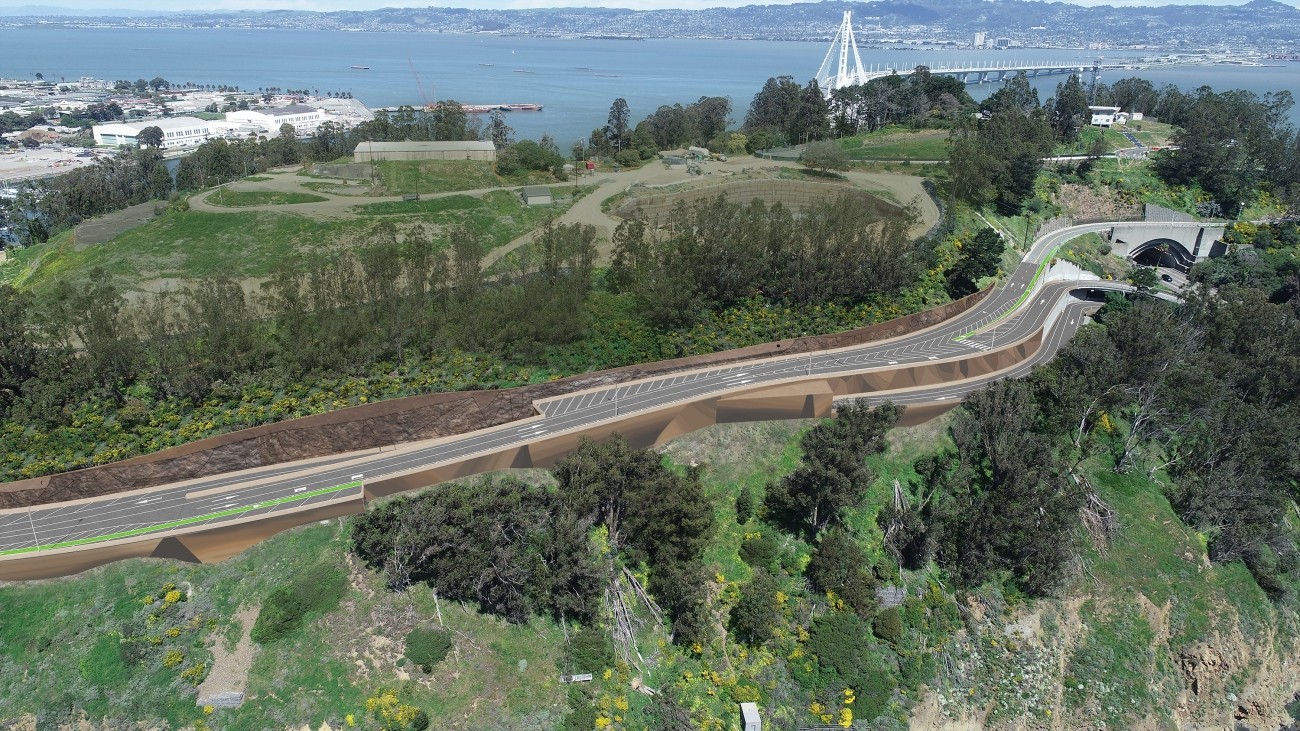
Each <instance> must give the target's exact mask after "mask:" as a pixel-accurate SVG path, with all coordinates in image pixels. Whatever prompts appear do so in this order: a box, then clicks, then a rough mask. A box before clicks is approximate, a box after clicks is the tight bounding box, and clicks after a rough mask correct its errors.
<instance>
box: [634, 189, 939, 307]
mask: <svg viewBox="0 0 1300 731" xmlns="http://www.w3.org/2000/svg"><path fill="white" fill-rule="evenodd" d="M888 208H890V209H892V207H888ZM668 220H669V221H670V223H669V224H668V225H658V224H659V222H647V221H643V220H637V219H632V220H627V221H624V222H623V223H622V224H620V225H619V227H618V229H617V230H616V231H615V233H614V252H613V260H612V262H611V264H610V270H609V281H610V284H611V286H612V287H613V288H614V289H615V291H619V292H629V293H631V294H633V295H634V296H635V297H636V298H637V300H638V301H639V302H640V305H641V309H642V311H643V312H645V313H646V315H647V317H648V318H649V319H650V320H651V321H652V322H655V323H658V324H660V325H661V326H666V327H672V326H679V325H682V324H688V323H690V322H691V321H693V320H694V319H695V318H697V317H698V316H699V315H700V314H701V313H703V312H705V311H708V310H712V309H718V308H721V307H725V306H727V305H729V304H733V303H736V302H739V301H741V300H744V299H746V298H751V297H761V298H763V299H766V300H767V301H769V302H786V303H788V304H792V305H818V304H826V303H830V302H837V303H856V302H862V301H865V300H867V299H869V298H872V297H877V296H883V295H889V294H892V293H894V292H897V291H898V290H899V289H900V288H902V287H904V286H906V285H908V284H911V283H912V282H914V281H915V280H916V278H917V277H918V276H919V275H920V273H921V272H923V271H924V269H925V267H926V265H927V262H928V261H929V258H930V256H929V255H930V250H929V249H928V248H927V247H926V245H924V244H921V243H918V242H915V241H912V240H911V239H910V238H909V237H908V235H907V232H908V226H909V224H910V223H911V218H910V217H909V216H908V215H899V213H898V212H897V210H896V209H894V210H886V209H885V207H884V206H882V205H881V204H880V202H879V201H875V200H874V199H870V198H868V197H866V196H854V195H843V196H840V197H839V198H836V199H833V200H822V201H818V202H815V203H814V204H813V205H811V206H810V207H809V208H807V209H805V210H804V211H802V212H801V213H800V214H798V215H797V216H796V214H795V213H793V212H792V211H790V210H789V209H787V208H785V207H784V206H781V205H779V204H777V205H774V206H771V207H768V206H765V205H763V204H762V203H761V202H760V201H754V202H752V203H750V204H747V205H742V204H738V203H731V202H729V201H727V200H726V198H724V197H721V196H719V197H717V198H712V199H705V200H701V201H698V202H696V203H695V204H693V205H686V204H685V203H679V204H678V206H677V208H676V209H675V210H674V211H673V212H672V213H671V214H670V215H669V216H668Z"/></svg>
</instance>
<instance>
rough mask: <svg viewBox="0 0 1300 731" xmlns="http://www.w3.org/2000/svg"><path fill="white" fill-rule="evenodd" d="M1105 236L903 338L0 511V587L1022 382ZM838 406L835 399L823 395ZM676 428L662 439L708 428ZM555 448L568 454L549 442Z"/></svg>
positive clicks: (1036, 255) (1072, 305)
mask: <svg viewBox="0 0 1300 731" xmlns="http://www.w3.org/2000/svg"><path fill="white" fill-rule="evenodd" d="M1112 225H1114V224H1109V223H1099V224H1088V225H1083V226H1074V227H1071V228H1067V229H1062V230H1060V231H1056V232H1053V233H1051V234H1048V235H1046V236H1044V237H1042V238H1040V239H1039V240H1038V241H1037V242H1035V244H1034V246H1033V247H1032V248H1031V250H1030V252H1029V253H1028V254H1027V255H1026V256H1025V259H1024V261H1023V262H1022V263H1021V265H1020V266H1019V267H1018V268H1017V270H1016V271H1015V272H1014V273H1013V274H1012V276H1011V277H1010V278H1009V279H1008V281H1007V282H1006V284H1005V285H1004V286H1002V287H1000V288H999V289H998V290H996V291H995V292H994V293H992V294H990V295H989V296H988V297H986V298H985V299H984V300H983V301H982V302H981V303H980V304H979V305H977V306H976V307H974V308H972V309H971V310H968V311H967V312H965V313H963V314H961V315H959V316H957V317H954V318H952V319H950V320H948V321H945V322H943V323H940V324H938V325H935V326H932V327H930V328H927V329H925V330H922V331H920V332H917V333H913V334H911V335H907V336H902V337H898V338H894V339H891V340H885V341H879V342H874V343H869V344H865V345H859V346H852V347H848V348H841V349H837V350H831V351H822V352H817V353H811V354H803V355H797V356H786V357H777V358H771V359H767V360H763V361H758V362H754V361H750V362H744V363H739V364H732V365H728V366H724V367H716V368H705V369H700V370H696V371H690V372H679V373H673V374H669V375H665V376H658V377H653V378H646V379H643V380H640V381H635V382H630V383H623V384H618V385H617V386H609V387H603V388H595V389H590V390H587V391H582V392H578V393H573V394H566V395H564V396H560V397H555V398H551V399H546V400H542V401H538V402H536V404H535V407H536V409H537V412H538V415H537V416H535V417H533V418H531V419H526V420H523V421H518V422H513V423H510V424H506V425H502V426H498V427H493V428H489V429H483V430H480V431H475V432H470V433H467V434H462V435H457V436H454V437H448V438H442V439H438V440H433V441H430V442H422V443H418V444H413V445H402V446H401V447H399V448H395V449H385V450H368V451H365V452H360V453H351V454H346V455H337V456H334V457H329V458H323V459H315V460H308V461H305V462H303V463H296V464H290V465H274V466H269V467H262V468H255V469H251V470H245V471H242V472H239V473H231V474H226V475H220V476H216V477H207V478H200V479H195V480H189V481H185V482H182V483H176V484H171V485H162V486H158V487H153V488H148V489H144V490H138V491H134V492H129V493H118V494H115V495H112V496H110V497H103V498H90V499H84V500H77V501H71V502H68V503H59V504H52V505H43V506H37V507H32V508H24V509H15V510H7V511H0V579H11V580H15V579H29V578H44V577H48V576H58V575H64V574H68V573H75V572H77V571H81V570H84V569H86V568H89V567H91V566H95V565H99V564H102V563H106V562H109V561H113V560H117V559H120V558H127V557H135V556H144V555H155V556H169V557H174V558H183V559H189V560H205V561H206V560H220V559H221V558H224V557H226V556H228V555H231V554H232V553H236V552H238V551H237V550H235V549H238V550H242V548H243V547H246V546H248V545H251V544H252V543H254V542H256V541H257V540H260V539H262V538H265V537H267V536H269V535H271V534H273V533H275V532H278V531H280V530H284V529H286V528H288V527H292V526H294V525H301V524H303V523H306V522H310V521H311V520H318V519H321V518H329V517H336V516H340V515H345V514H349V513H355V512H358V511H359V510H361V509H364V500H365V498H366V497H368V496H371V497H373V496H375V495H383V494H391V493H392V492H397V491H400V490H405V489H413V488H418V487H423V486H426V485H429V484H433V483H434V482H436V481H437V480H438V479H445V478H446V477H447V476H452V475H461V474H471V473H473V472H475V471H483V470H484V469H496V468H501V467H509V466H514V465H518V466H526V465H520V463H519V462H518V459H519V458H518V457H517V456H515V457H511V456H510V455H518V454H519V453H520V452H519V451H518V450H519V449H521V448H523V449H525V450H526V449H528V448H529V446H530V445H533V446H536V445H543V444H546V443H548V442H549V443H551V444H555V443H557V440H559V443H564V444H568V443H571V442H572V441H573V438H576V437H574V435H576V434H579V433H582V434H588V435H596V436H599V435H602V434H603V435H607V434H610V433H613V432H618V431H623V430H625V429H635V428H636V424H637V423H638V421H637V420H638V419H641V420H644V419H645V417H646V415H647V414H653V413H656V412H660V411H664V410H671V409H674V408H676V409H683V408H689V406H690V405H691V404H695V403H701V402H704V401H707V400H710V399H712V400H714V401H716V400H717V399H719V398H741V397H744V396H746V395H747V394H749V395H754V394H758V396H755V398H759V397H762V398H767V396H763V394H773V393H780V394H784V396H783V397H784V398H786V399H787V401H788V400H789V398H790V397H791V395H793V397H795V398H796V399H797V403H803V401H802V399H803V398H804V396H803V393H804V392H805V391H806V392H808V396H807V399H808V403H809V404H811V403H812V401H813V398H814V392H816V395H817V398H820V399H822V401H821V403H822V404H823V408H821V409H820V410H817V409H814V410H813V411H805V412H803V413H800V412H798V411H796V412H795V413H790V414H788V415H786V416H785V418H790V417H791V416H800V415H803V416H814V415H820V414H821V413H824V412H825V410H826V409H828V407H829V403H830V399H831V397H832V394H831V392H830V391H827V390H826V387H825V384H826V383H828V382H830V380H828V379H831V380H833V379H839V380H838V381H835V382H836V383H839V384H841V388H843V384H845V383H851V384H862V383H866V382H867V381H864V380H862V379H868V380H869V381H870V383H871V384H875V385H870V386H866V387H861V386H858V387H857V388H859V389H865V390H869V391H870V394H869V398H870V399H871V400H873V401H883V400H885V399H890V400H893V401H895V402H897V403H901V404H909V405H918V404H940V405H942V404H944V402H950V403H955V402H956V401H959V400H960V398H961V397H962V396H963V395H965V394H966V393H968V392H970V391H972V390H974V389H976V388H979V387H981V386H983V385H984V384H986V383H988V382H989V381H991V380H995V379H997V378H1006V377H1014V376H1019V375H1023V374H1024V373H1027V372H1028V371H1029V370H1030V369H1031V368H1032V367H1033V366H1034V365H1036V364H1038V363H1041V362H1043V361H1045V360H1047V359H1049V358H1051V357H1052V356H1054V355H1055V353H1056V351H1057V350H1058V349H1059V347H1060V346H1061V345H1062V344H1063V343H1064V342H1066V341H1067V340H1068V339H1069V338H1070V337H1071V336H1072V335H1073V334H1074V332H1075V331H1076V330H1077V329H1078V327H1079V326H1080V325H1082V323H1083V322H1084V317H1085V314H1086V313H1087V311H1088V310H1089V309H1095V308H1096V307H1097V302H1095V301H1093V302H1088V301H1086V300H1085V299H1083V298H1082V297H1081V293H1085V292H1086V291H1087V290H1100V289H1109V290H1118V289H1125V288H1126V286H1125V285H1122V284H1120V283H1117V282H1098V281H1092V282H1078V281H1065V282H1061V281H1054V282H1045V277H1044V273H1045V271H1046V269H1047V268H1048V265H1049V263H1050V262H1051V260H1052V258H1053V256H1054V254H1055V251H1056V249H1057V248H1058V247H1059V246H1060V245H1061V244H1062V243H1064V242H1065V241H1067V240H1069V239H1070V238H1073V237H1074V236H1077V235H1080V234H1082V233H1086V232H1090V231H1099V230H1104V229H1106V228H1109V227H1110V226H1112ZM1127 225H1133V224H1131V223H1130V224H1127ZM1155 225H1161V224H1155ZM1008 354H1010V355H1008ZM970 364H977V365H974V366H972V365H970ZM918 374H920V376H918ZM846 378H847V379H849V380H844V379H846ZM853 379H857V380H853ZM936 381H938V382H936ZM774 389H775V390H774ZM819 389H820V390H819ZM855 392H856V393H861V392H862V390H857V391H855ZM848 395H849V394H846V393H838V392H836V393H835V394H834V397H835V398H841V397H845V396H848ZM768 413H771V412H768V411H764V410H762V409H758V410H757V411H753V412H752V416H750V417H749V418H780V417H774V416H770V415H768V416H764V414H768ZM781 413H785V412H781ZM740 418H746V417H744V416H741V417H740ZM687 422H689V420H687V421H686V422H682V423H683V424H686V426H678V427H676V428H677V432H674V433H684V432H685V431H689V430H690V429H691V428H698V427H699V426H703V425H705V424H704V423H698V422H692V423H687ZM708 423H712V422H708ZM664 434H666V432H659V435H660V439H663V438H669V437H667V436H664ZM565 435H568V436H569V437H570V439H568V441H565V440H563V439H560V438H561V437H564V436H565ZM501 455H504V457H500V458H498V457H499V456H501ZM551 457H552V458H553V457H554V453H552V454H551ZM219 533H220V534H221V535H222V536H224V537H222V538H213V539H212V540H210V541H208V543H207V544H204V540H205V539H204V537H205V536H209V537H210V536H215V535H217V534H219ZM214 541H215V543H214ZM217 544H220V545H217ZM201 545H207V546H208V548H207V549H203V548H200V546H201ZM232 547H233V548H232ZM205 551H206V553H205Z"/></svg>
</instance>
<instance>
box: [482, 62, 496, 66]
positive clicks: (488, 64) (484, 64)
mask: <svg viewBox="0 0 1300 731" xmlns="http://www.w3.org/2000/svg"><path fill="white" fill-rule="evenodd" d="M479 66H496V64H494V63H481V64H479Z"/></svg>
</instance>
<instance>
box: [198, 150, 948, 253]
mask: <svg viewBox="0 0 1300 731" xmlns="http://www.w3.org/2000/svg"><path fill="white" fill-rule="evenodd" d="M782 167H793V168H798V167H800V165H799V163H796V162H784V161H776V160H763V159H759V158H755V157H749V156H743V157H733V158H731V159H730V160H728V161H727V162H717V161H707V162H704V163H702V164H701V168H702V170H703V172H704V176H703V177H698V176H692V175H691V174H689V173H687V172H686V170H685V169H684V168H679V169H673V170H665V169H664V168H663V166H662V165H659V164H656V163H650V164H648V165H644V166H642V167H640V168H636V169H634V170H627V171H622V172H617V173H615V172H608V173H602V174H600V175H598V176H596V177H595V178H594V179H593V178H583V177H579V178H577V179H576V180H574V181H573V182H572V183H571V184H572V185H581V186H586V185H592V184H595V185H596V186H598V187H597V188H596V190H595V191H594V192H592V193H590V194H589V195H586V196H583V197H582V199H581V200H579V201H578V202H577V203H575V204H574V205H573V206H572V207H570V208H569V210H567V211H565V212H564V213H563V214H561V215H560V217H559V219H558V220H557V222H558V223H566V224H568V223H581V224H587V225H591V226H594V227H596V231H597V233H598V236H597V238H598V240H599V241H600V242H601V244H600V254H601V258H602V259H604V258H606V257H608V255H609V246H610V237H611V236H612V235H613V233H614V229H615V228H617V227H618V219H616V218H614V217H612V216H610V215H609V214H607V213H605V212H604V211H602V210H601V207H600V204H601V203H602V202H603V201H605V200H606V199H608V198H609V197H610V196H613V195H616V194H618V193H621V192H623V191H626V190H628V189H629V188H630V187H631V186H633V185H637V184H641V185H645V186H647V187H651V188H654V187H661V186H668V185H673V184H677V183H685V182H688V181H696V180H709V179H710V178H712V179H721V178H726V177H729V176H731V175H736V174H739V173H741V172H743V171H746V170H749V171H756V170H767V171H771V170H773V169H774V168H782ZM294 170H296V169H295V168H290V169H280V170H276V171H271V172H268V173H266V174H265V176H266V177H269V178H270V180H254V181H247V180H244V181H237V182H235V183H231V184H230V185H229V186H228V187H230V188H231V189H232V190H238V191H248V192H258V191H260V192H268V193H305V194H309V195H314V196H319V197H322V198H326V199H327V200H324V201H320V202H315V203H287V204H282V205H259V206H238V207H233V206H218V205H215V204H212V203H209V202H208V196H210V195H212V194H213V193H215V192H216V191H217V190H220V188H217V189H213V190H208V191H205V192H203V193H200V194H198V195H195V196H194V197H192V198H190V208H191V209H192V210H197V211H205V212H209V213H235V212H241V211H273V212H277V213H295V214H299V215H306V216H317V217H321V218H348V217H352V216H354V215H355V213H353V208H354V207H355V206H358V205H364V204H368V203H383V202H389V201H400V200H402V199H403V196H400V195H389V196H365V197H361V196H353V195H342V194H338V193H330V192H326V191H320V190H312V189H311V188H307V187H305V186H304V185H303V183H304V182H308V181H304V180H303V179H302V177H300V176H299V175H297V174H296V173H295V172H294ZM845 177H846V178H848V180H849V181H850V182H852V183H853V184H854V185H856V186H858V187H860V188H862V189H864V190H866V191H868V192H876V193H881V194H882V195H883V197H885V198H886V199H889V200H893V201H895V202H897V203H901V204H903V205H908V204H912V203H915V204H916V205H917V208H918V211H919V212H920V218H919V220H918V221H917V223H916V225H915V226H913V227H912V232H911V233H912V235H913V236H920V235H922V234H924V233H925V232H926V231H928V230H929V229H930V227H931V226H933V225H934V223H935V222H936V221H938V220H939V209H938V208H937V207H936V206H935V204H934V201H933V200H931V199H930V196H929V195H928V194H927V193H926V192H925V188H924V187H922V185H921V182H922V178H919V177H916V176H913V175H903V174H898V173H868V172H849V173H846V174H845ZM521 187H522V186H501V187H492V188H476V189H473V190H458V191H449V192H445V193H425V194H421V196H420V197H421V199H422V200H430V199H435V198H446V197H449V196H454V195H469V196H475V197H478V196H482V195H486V194H488V193H490V192H492V191H495V190H518V189H519V188H521ZM535 237H536V231H530V232H528V233H526V234H524V235H522V236H520V237H518V238H516V239H514V240H513V241H511V242H510V243H508V244H506V245H504V246H499V247H497V248H495V249H493V250H492V251H490V252H488V254H487V255H486V256H485V257H484V258H483V266H484V268H486V267H489V266H491V265H492V264H493V263H494V262H496V261H497V260H499V259H501V258H502V257H503V256H505V255H506V254H509V253H510V252H512V251H514V250H516V249H518V248H519V247H521V246H524V245H525V244H528V243H529V242H531V241H533V239H534V238H535Z"/></svg>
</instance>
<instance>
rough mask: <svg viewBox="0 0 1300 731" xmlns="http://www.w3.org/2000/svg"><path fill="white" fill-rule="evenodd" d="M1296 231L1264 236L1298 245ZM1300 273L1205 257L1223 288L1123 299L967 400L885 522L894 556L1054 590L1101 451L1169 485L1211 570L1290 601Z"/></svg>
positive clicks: (1247, 259)
mask: <svg viewBox="0 0 1300 731" xmlns="http://www.w3.org/2000/svg"><path fill="white" fill-rule="evenodd" d="M1295 228H1296V227H1295V224H1285V225H1280V226H1276V227H1273V229H1272V231H1273V233H1271V234H1270V237H1273V236H1276V237H1277V239H1281V240H1288V239H1289V240H1294V239H1295V236H1296V232H1295ZM1278 254H1281V256H1278ZM1297 268H1298V265H1297V250H1296V248H1294V247H1291V248H1290V249H1288V250H1287V251H1286V252H1285V253H1283V252H1281V251H1279V252H1276V253H1275V254H1274V257H1273V258H1272V259H1270V260H1264V261H1261V260H1259V259H1258V258H1257V257H1255V256H1243V255H1241V254H1237V255H1235V256H1234V257H1231V258H1228V259H1223V260H1219V261H1215V262H1212V263H1207V264H1204V265H1199V266H1198V268H1197V269H1196V270H1194V272H1193V278H1194V279H1196V280H1197V281H1208V280H1211V279H1212V280H1214V281H1215V282H1216V283H1217V284H1216V286H1217V289H1215V290H1210V289H1208V288H1206V289H1201V290H1198V291H1197V292H1196V293H1194V294H1193V295H1192V296H1191V297H1189V299H1188V300H1187V302H1186V303H1185V304H1184V305H1182V306H1180V307H1178V308H1172V307H1170V306H1169V305H1167V304H1165V303H1161V302H1158V301H1154V300H1138V301H1133V302H1130V301H1127V300H1124V299H1115V300H1113V301H1112V302H1111V303H1110V304H1108V305H1107V307H1106V309H1105V310H1104V311H1103V315H1102V322H1103V323H1104V325H1105V327H1104V328H1100V327H1089V328H1084V329H1083V330H1081V331H1080V332H1079V334H1078V335H1076V336H1075V338H1074V340H1073V341H1071V343H1070V344H1069V345H1068V346H1067V347H1066V348H1065V349H1064V350H1063V351H1062V352H1061V354H1060V355H1058V356H1057V358H1056V360H1054V361H1053V362H1052V364H1051V365H1049V366H1047V367H1044V368H1042V369H1040V370H1038V371H1036V372H1035V374H1034V375H1033V377H1031V378H1029V379H1027V380H1025V381H1007V382H1001V383H998V384H995V385H993V386H991V387H989V388H988V389H986V390H984V391H982V392H980V393H977V394H974V395H972V396H971V397H969V398H968V399H967V401H966V403H965V404H964V408H963V410H962V412H960V414H959V417H958V419H957V420H956V422H955V423H954V425H953V428H952V436H953V441H954V445H955V449H954V450H953V451H951V452H948V453H945V454H941V455H938V456H937V457H928V458H926V459H924V460H922V461H921V462H919V463H918V464H917V466H916V470H917V473H918V474H919V475H920V476H921V479H920V480H919V481H918V483H917V484H916V486H915V487H916V494H915V501H914V504H912V505H904V506H901V507H899V508H898V509H893V508H891V509H890V510H887V511H886V512H885V513H882V516H881V522H882V527H884V528H887V529H888V530H889V531H890V532H891V533H892V536H893V537H892V539H891V541H892V547H893V550H894V551H896V553H897V554H898V555H899V556H900V558H901V559H902V561H903V563H904V565H906V566H910V567H920V566H922V565H924V564H925V563H926V562H927V561H929V560H931V559H935V560H937V561H938V563H939V564H940V565H941V566H944V567H946V568H947V569H948V570H949V571H950V572H951V574H952V575H953V577H954V578H955V579H957V580H958V581H959V584H960V585H962V586H966V587H968V588H974V587H976V586H978V585H980V584H981V583H984V582H986V581H989V580H991V579H994V578H995V577H997V576H999V575H1005V576H1007V577H1009V579H1010V580H1011V581H1012V582H1014V583H1015V584H1016V585H1017V586H1018V587H1019V588H1020V589H1021V590H1023V591H1025V592H1028V593H1031V594H1043V593H1046V592H1049V591H1051V590H1052V589H1053V587H1056V586H1058V585H1059V584H1060V581H1061V577H1062V573H1063V571H1065V568H1066V565H1067V563H1068V561H1069V560H1070V559H1071V556H1072V552H1073V549H1072V548H1071V541H1072V540H1073V537H1074V536H1075V535H1076V534H1077V531H1076V530H1074V529H1073V526H1074V525H1075V523H1076V522H1077V515H1078V514H1079V511H1080V509H1081V508H1082V507H1083V505H1084V502H1085V501H1086V500H1089V499H1091V498H1094V497H1095V495H1094V496H1089V495H1088V494H1087V491H1086V489H1084V487H1083V486H1082V485H1081V484H1080V482H1079V481H1078V479H1077V477H1074V476H1073V475H1074V471H1075V470H1076V469H1077V466H1078V465H1079V464H1081V463H1082V462H1084V461H1085V460H1089V459H1100V458H1105V459H1107V460H1109V462H1110V464H1111V466H1112V467H1113V469H1114V470H1116V471H1117V472H1121V473H1128V472H1134V471H1140V472H1141V473H1143V474H1145V475H1146V476H1147V477H1148V478H1157V479H1164V480H1167V484H1168V494H1169V498H1170V501H1171V503H1172V504H1173V506H1174V509H1175V510H1176V511H1177V512H1178V514H1179V516H1180V517H1181V518H1183V520H1185V521H1186V522H1187V523H1188V524H1189V525H1192V526H1194V527H1196V528H1197V529H1199V530H1202V531H1203V532H1204V534H1205V536H1206V538H1207V541H1208V548H1209V555H1210V557H1211V559H1212V560H1215V561H1224V562H1227V561H1235V560H1243V561H1244V562H1245V563H1246V566H1247V567H1248V568H1249V569H1250V570H1251V572H1252V573H1253V574H1254V575H1255V578H1256V580H1257V581H1258V582H1259V585H1260V586H1261V587H1262V588H1263V589H1264V590H1265V591H1266V592H1267V593H1268V594H1269V595H1270V596H1272V597H1274V598H1275V599H1278V600H1294V598H1295V592H1296V590H1297V587H1300V553H1297V545H1296V536H1295V535H1294V534H1293V533H1292V532H1291V531H1290V530H1289V529H1288V528H1287V521H1286V513H1287V511H1288V510H1289V509H1290V507H1291V505H1292V504H1293V502H1292V501H1294V500H1296V499H1297V498H1300V494H1297V485H1300V448H1297V437H1300V434H1297V433H1296V430H1297V427H1298V425H1300V401H1298V400H1297V392H1296V387H1295V384H1296V383H1297V378H1298V377H1300V296H1297V292H1300V286H1298V285H1300V280H1298V279H1297V274H1296V272H1297ZM1259 274H1264V276H1257V275H1259ZM1252 279H1253V281H1251V280H1252Z"/></svg>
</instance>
